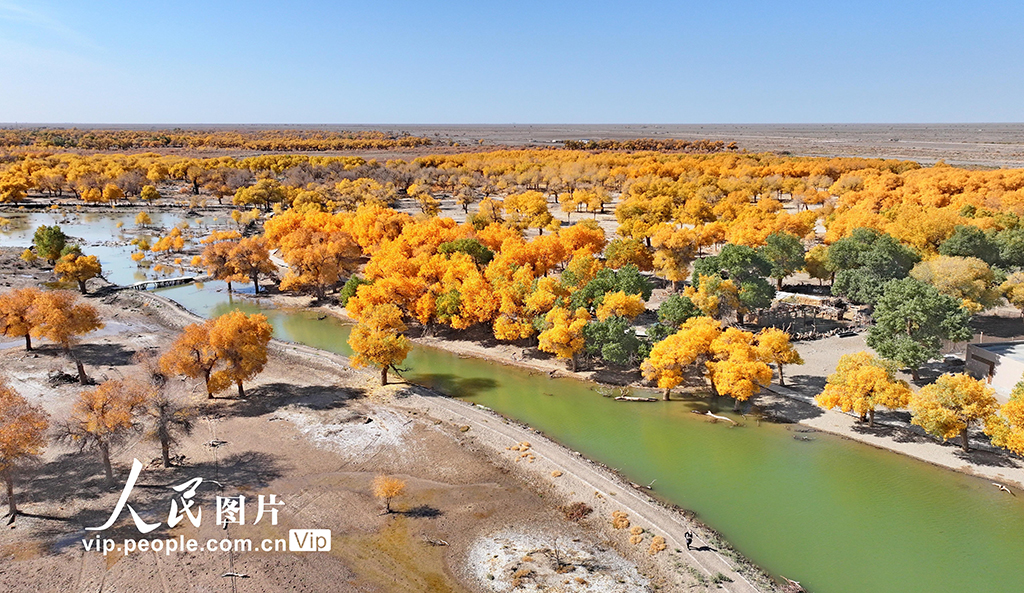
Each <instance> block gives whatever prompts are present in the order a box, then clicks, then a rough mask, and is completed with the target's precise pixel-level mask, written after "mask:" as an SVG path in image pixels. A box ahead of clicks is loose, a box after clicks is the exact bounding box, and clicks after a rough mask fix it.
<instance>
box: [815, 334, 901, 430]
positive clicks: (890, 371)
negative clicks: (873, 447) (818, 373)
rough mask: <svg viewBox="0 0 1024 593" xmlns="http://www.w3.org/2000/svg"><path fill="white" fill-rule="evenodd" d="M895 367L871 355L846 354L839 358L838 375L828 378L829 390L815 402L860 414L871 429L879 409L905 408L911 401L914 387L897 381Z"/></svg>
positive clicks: (827, 387)
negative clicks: (911, 392) (881, 407)
mask: <svg viewBox="0 0 1024 593" xmlns="http://www.w3.org/2000/svg"><path fill="white" fill-rule="evenodd" d="M895 373H896V369H895V365H894V364H893V363H891V362H889V361H886V360H881V359H878V358H876V357H874V356H872V355H871V354H869V353H867V352H857V353H856V354H846V355H844V356H843V357H842V358H840V359H839V364H838V365H837V366H836V372H835V373H832V374H831V375H829V376H828V382H827V383H826V384H825V390H824V391H822V392H821V393H820V394H818V396H817V397H816V398H814V402H815V403H816V404H818V405H819V406H821V407H823V408H825V409H826V410H830V409H832V408H839V409H841V410H842V411H844V412H850V411H852V412H856V413H857V414H860V417H861V420H862V421H863V420H865V419H866V420H867V421H868V426H872V425H873V424H874V422H875V408H876V407H877V406H885V407H887V408H889V409H890V410H895V409H898V408H902V407H904V406H906V405H907V401H908V400H909V399H910V387H909V386H908V385H907V383H906V382H905V381H898V380H896V378H895Z"/></svg>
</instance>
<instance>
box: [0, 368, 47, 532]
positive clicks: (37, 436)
mask: <svg viewBox="0 0 1024 593" xmlns="http://www.w3.org/2000/svg"><path fill="white" fill-rule="evenodd" d="M48 426H49V422H48V421H47V415H46V412H44V411H43V408H42V407H40V406H36V405H32V404H30V403H28V401H27V400H26V399H25V398H24V397H22V396H21V395H20V394H19V393H18V392H17V391H15V390H14V389H12V388H11V387H10V386H9V385H8V384H7V378H6V377H4V376H2V375H0V475H3V479H4V483H5V485H6V486H7V508H8V510H9V511H10V515H11V518H12V519H13V518H14V516H15V515H17V514H18V505H17V503H16V501H15V499H14V476H15V473H16V471H17V465H18V463H19V462H21V461H24V460H26V459H29V458H32V457H35V456H36V455H39V453H41V452H42V450H43V448H44V447H46V429H47V428H48Z"/></svg>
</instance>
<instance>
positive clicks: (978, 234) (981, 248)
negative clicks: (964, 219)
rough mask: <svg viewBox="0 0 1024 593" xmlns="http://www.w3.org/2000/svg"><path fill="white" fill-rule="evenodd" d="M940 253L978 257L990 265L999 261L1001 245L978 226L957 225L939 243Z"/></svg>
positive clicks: (952, 255)
mask: <svg viewBox="0 0 1024 593" xmlns="http://www.w3.org/2000/svg"><path fill="white" fill-rule="evenodd" d="M939 254H940V255H946V256H951V257H976V258H978V259H980V260H982V261H983V262H985V263H987V264H988V265H990V266H991V265H994V264H996V263H998V262H999V247H998V246H997V245H996V243H995V241H993V240H992V238H991V237H989V236H988V235H986V234H985V232H984V231H982V230H981V229H979V228H978V227H976V226H970V225H957V226H956V229H955V230H954V231H953V234H952V235H950V237H949V238H948V239H946V240H945V241H943V242H942V244H940V245H939Z"/></svg>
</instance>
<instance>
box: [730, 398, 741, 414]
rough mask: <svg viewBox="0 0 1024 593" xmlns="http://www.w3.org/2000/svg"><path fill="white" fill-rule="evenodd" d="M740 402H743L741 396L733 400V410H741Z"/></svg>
mask: <svg viewBox="0 0 1024 593" xmlns="http://www.w3.org/2000/svg"><path fill="white" fill-rule="evenodd" d="M740 403H741V402H740V400H739V398H735V399H733V400H732V411H733V412H739V411H740Z"/></svg>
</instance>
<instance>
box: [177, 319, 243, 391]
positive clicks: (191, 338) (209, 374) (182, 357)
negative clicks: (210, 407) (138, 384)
mask: <svg viewBox="0 0 1024 593" xmlns="http://www.w3.org/2000/svg"><path fill="white" fill-rule="evenodd" d="M219 360H220V354H219V353H218V352H217V350H216V348H214V347H213V346H212V345H211V344H210V323H209V322H205V323H193V324H192V325H189V326H186V327H185V329H184V330H182V332H181V335H179V336H178V338H177V339H176V340H174V343H173V344H171V347H170V349H168V350H167V352H165V353H164V355H163V356H161V357H160V368H161V369H163V371H164V373H166V374H168V375H185V376H186V377H189V378H192V379H202V380H203V383H204V384H205V386H206V396H207V397H208V398H211V399H212V398H213V394H214V393H217V392H218V391H222V390H224V389H225V388H226V387H227V385H220V384H218V382H217V381H218V380H221V379H222V378H221V377H215V376H214V375H213V369H214V367H216V366H217V362H218V361H219Z"/></svg>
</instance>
